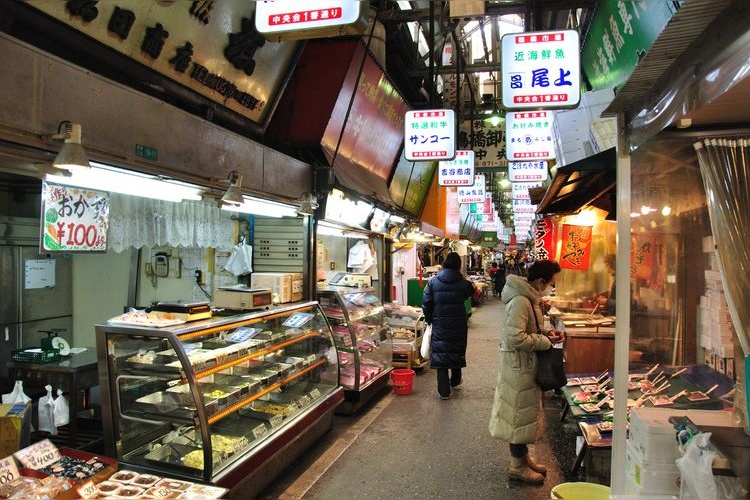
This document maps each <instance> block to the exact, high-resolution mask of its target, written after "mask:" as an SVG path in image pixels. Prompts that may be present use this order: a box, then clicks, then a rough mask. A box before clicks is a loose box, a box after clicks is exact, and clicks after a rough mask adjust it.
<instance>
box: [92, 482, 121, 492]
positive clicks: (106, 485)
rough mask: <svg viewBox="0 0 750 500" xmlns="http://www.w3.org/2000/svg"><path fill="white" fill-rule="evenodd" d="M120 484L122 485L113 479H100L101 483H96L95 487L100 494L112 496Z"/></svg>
mask: <svg viewBox="0 0 750 500" xmlns="http://www.w3.org/2000/svg"><path fill="white" fill-rule="evenodd" d="M120 486H122V484H120V483H117V482H115V481H102V482H101V483H99V484H97V485H96V489H97V491H98V492H99V494H101V495H104V496H110V495H112V496H114V495H117V491H118V490H119V489H120Z"/></svg>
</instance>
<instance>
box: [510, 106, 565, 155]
mask: <svg viewBox="0 0 750 500" xmlns="http://www.w3.org/2000/svg"><path fill="white" fill-rule="evenodd" d="M552 118H553V114H552V112H551V111H525V112H510V113H507V114H506V115H505V130H506V134H507V136H508V143H507V145H506V154H507V155H508V160H510V161H521V160H553V159H554V158H555V143H554V140H553V134H552V123H553V119H552Z"/></svg>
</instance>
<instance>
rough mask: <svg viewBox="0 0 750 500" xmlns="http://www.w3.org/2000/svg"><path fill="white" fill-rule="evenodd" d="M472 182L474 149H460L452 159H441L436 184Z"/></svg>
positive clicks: (459, 184)
mask: <svg viewBox="0 0 750 500" xmlns="http://www.w3.org/2000/svg"><path fill="white" fill-rule="evenodd" d="M472 184H474V151H472V150H470V149H460V150H458V151H456V157H455V158H453V159H452V160H442V161H441V162H440V167H439V168H438V186H471V185H472Z"/></svg>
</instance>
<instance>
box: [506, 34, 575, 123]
mask: <svg viewBox="0 0 750 500" xmlns="http://www.w3.org/2000/svg"><path fill="white" fill-rule="evenodd" d="M502 46H503V47H502V51H503V55H502V82H503V106H504V107H506V108H508V109H529V108H545V109H549V108H574V107H576V106H578V102H579V101H580V100H581V70H580V66H581V64H580V54H579V52H580V51H579V38H578V32H577V31H573V30H562V31H538V32H531V33H510V34H507V35H505V36H503V39H502Z"/></svg>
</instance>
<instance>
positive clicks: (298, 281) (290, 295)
mask: <svg viewBox="0 0 750 500" xmlns="http://www.w3.org/2000/svg"><path fill="white" fill-rule="evenodd" d="M250 287H251V288H270V289H271V292H273V293H277V294H279V302H281V303H282V304H284V303H287V302H297V301H299V300H302V273H253V274H252V276H251V277H250Z"/></svg>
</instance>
